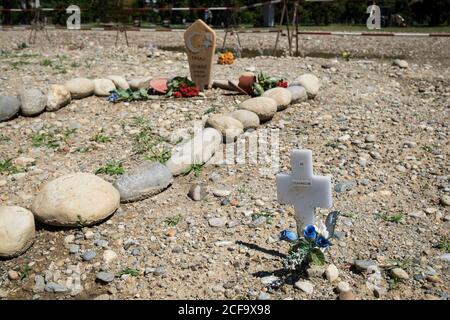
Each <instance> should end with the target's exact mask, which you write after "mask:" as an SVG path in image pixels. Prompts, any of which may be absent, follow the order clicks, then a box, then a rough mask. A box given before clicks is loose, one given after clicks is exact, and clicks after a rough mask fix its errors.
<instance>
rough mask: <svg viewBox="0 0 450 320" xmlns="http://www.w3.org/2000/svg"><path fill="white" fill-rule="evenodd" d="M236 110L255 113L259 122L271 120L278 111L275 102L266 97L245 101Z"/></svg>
mask: <svg viewBox="0 0 450 320" xmlns="http://www.w3.org/2000/svg"><path fill="white" fill-rule="evenodd" d="M238 108H239V109H243V110H247V111H251V112H254V113H256V114H257V115H258V117H259V120H260V121H261V122H262V121H268V120H270V119H272V118H273V116H274V115H275V113H276V112H277V110H278V107H277V102H276V101H275V100H273V99H272V98H267V97H256V98H251V99H248V100H245V101H244V102H242V103H241V104H240V105H239V107H238Z"/></svg>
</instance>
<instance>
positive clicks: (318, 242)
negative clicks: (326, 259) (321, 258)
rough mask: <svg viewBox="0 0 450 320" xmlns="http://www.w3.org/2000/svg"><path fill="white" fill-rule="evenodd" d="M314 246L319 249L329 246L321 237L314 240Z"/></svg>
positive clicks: (325, 239) (328, 242)
mask: <svg viewBox="0 0 450 320" xmlns="http://www.w3.org/2000/svg"><path fill="white" fill-rule="evenodd" d="M316 246H318V247H319V248H328V247H329V246H330V241H328V240H327V238H325V237H323V236H318V237H317V239H316Z"/></svg>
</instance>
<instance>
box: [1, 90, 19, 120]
mask: <svg viewBox="0 0 450 320" xmlns="http://www.w3.org/2000/svg"><path fill="white" fill-rule="evenodd" d="M19 110H20V100H19V99H17V98H16V97H10V96H0V122H2V121H6V120H9V119H11V118H12V117H14V116H15V115H16V114H17V113H18V112H19Z"/></svg>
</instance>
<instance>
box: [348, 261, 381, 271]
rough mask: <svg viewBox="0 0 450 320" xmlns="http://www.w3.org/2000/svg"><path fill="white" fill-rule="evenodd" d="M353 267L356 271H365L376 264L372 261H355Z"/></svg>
mask: <svg viewBox="0 0 450 320" xmlns="http://www.w3.org/2000/svg"><path fill="white" fill-rule="evenodd" d="M353 265H354V266H355V268H356V270H358V271H367V269H368V268H369V267H371V266H376V265H377V263H376V262H375V261H373V260H355V261H354V262H353Z"/></svg>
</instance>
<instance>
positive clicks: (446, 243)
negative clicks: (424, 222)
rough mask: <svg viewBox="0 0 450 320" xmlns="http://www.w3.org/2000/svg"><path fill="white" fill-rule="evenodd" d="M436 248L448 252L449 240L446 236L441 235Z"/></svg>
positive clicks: (449, 249) (449, 248) (449, 247)
mask: <svg viewBox="0 0 450 320" xmlns="http://www.w3.org/2000/svg"><path fill="white" fill-rule="evenodd" d="M437 248H439V249H441V250H442V251H444V252H446V253H450V240H449V239H448V238H447V237H443V238H442V239H441V241H440V242H439V243H438V244H437Z"/></svg>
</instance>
